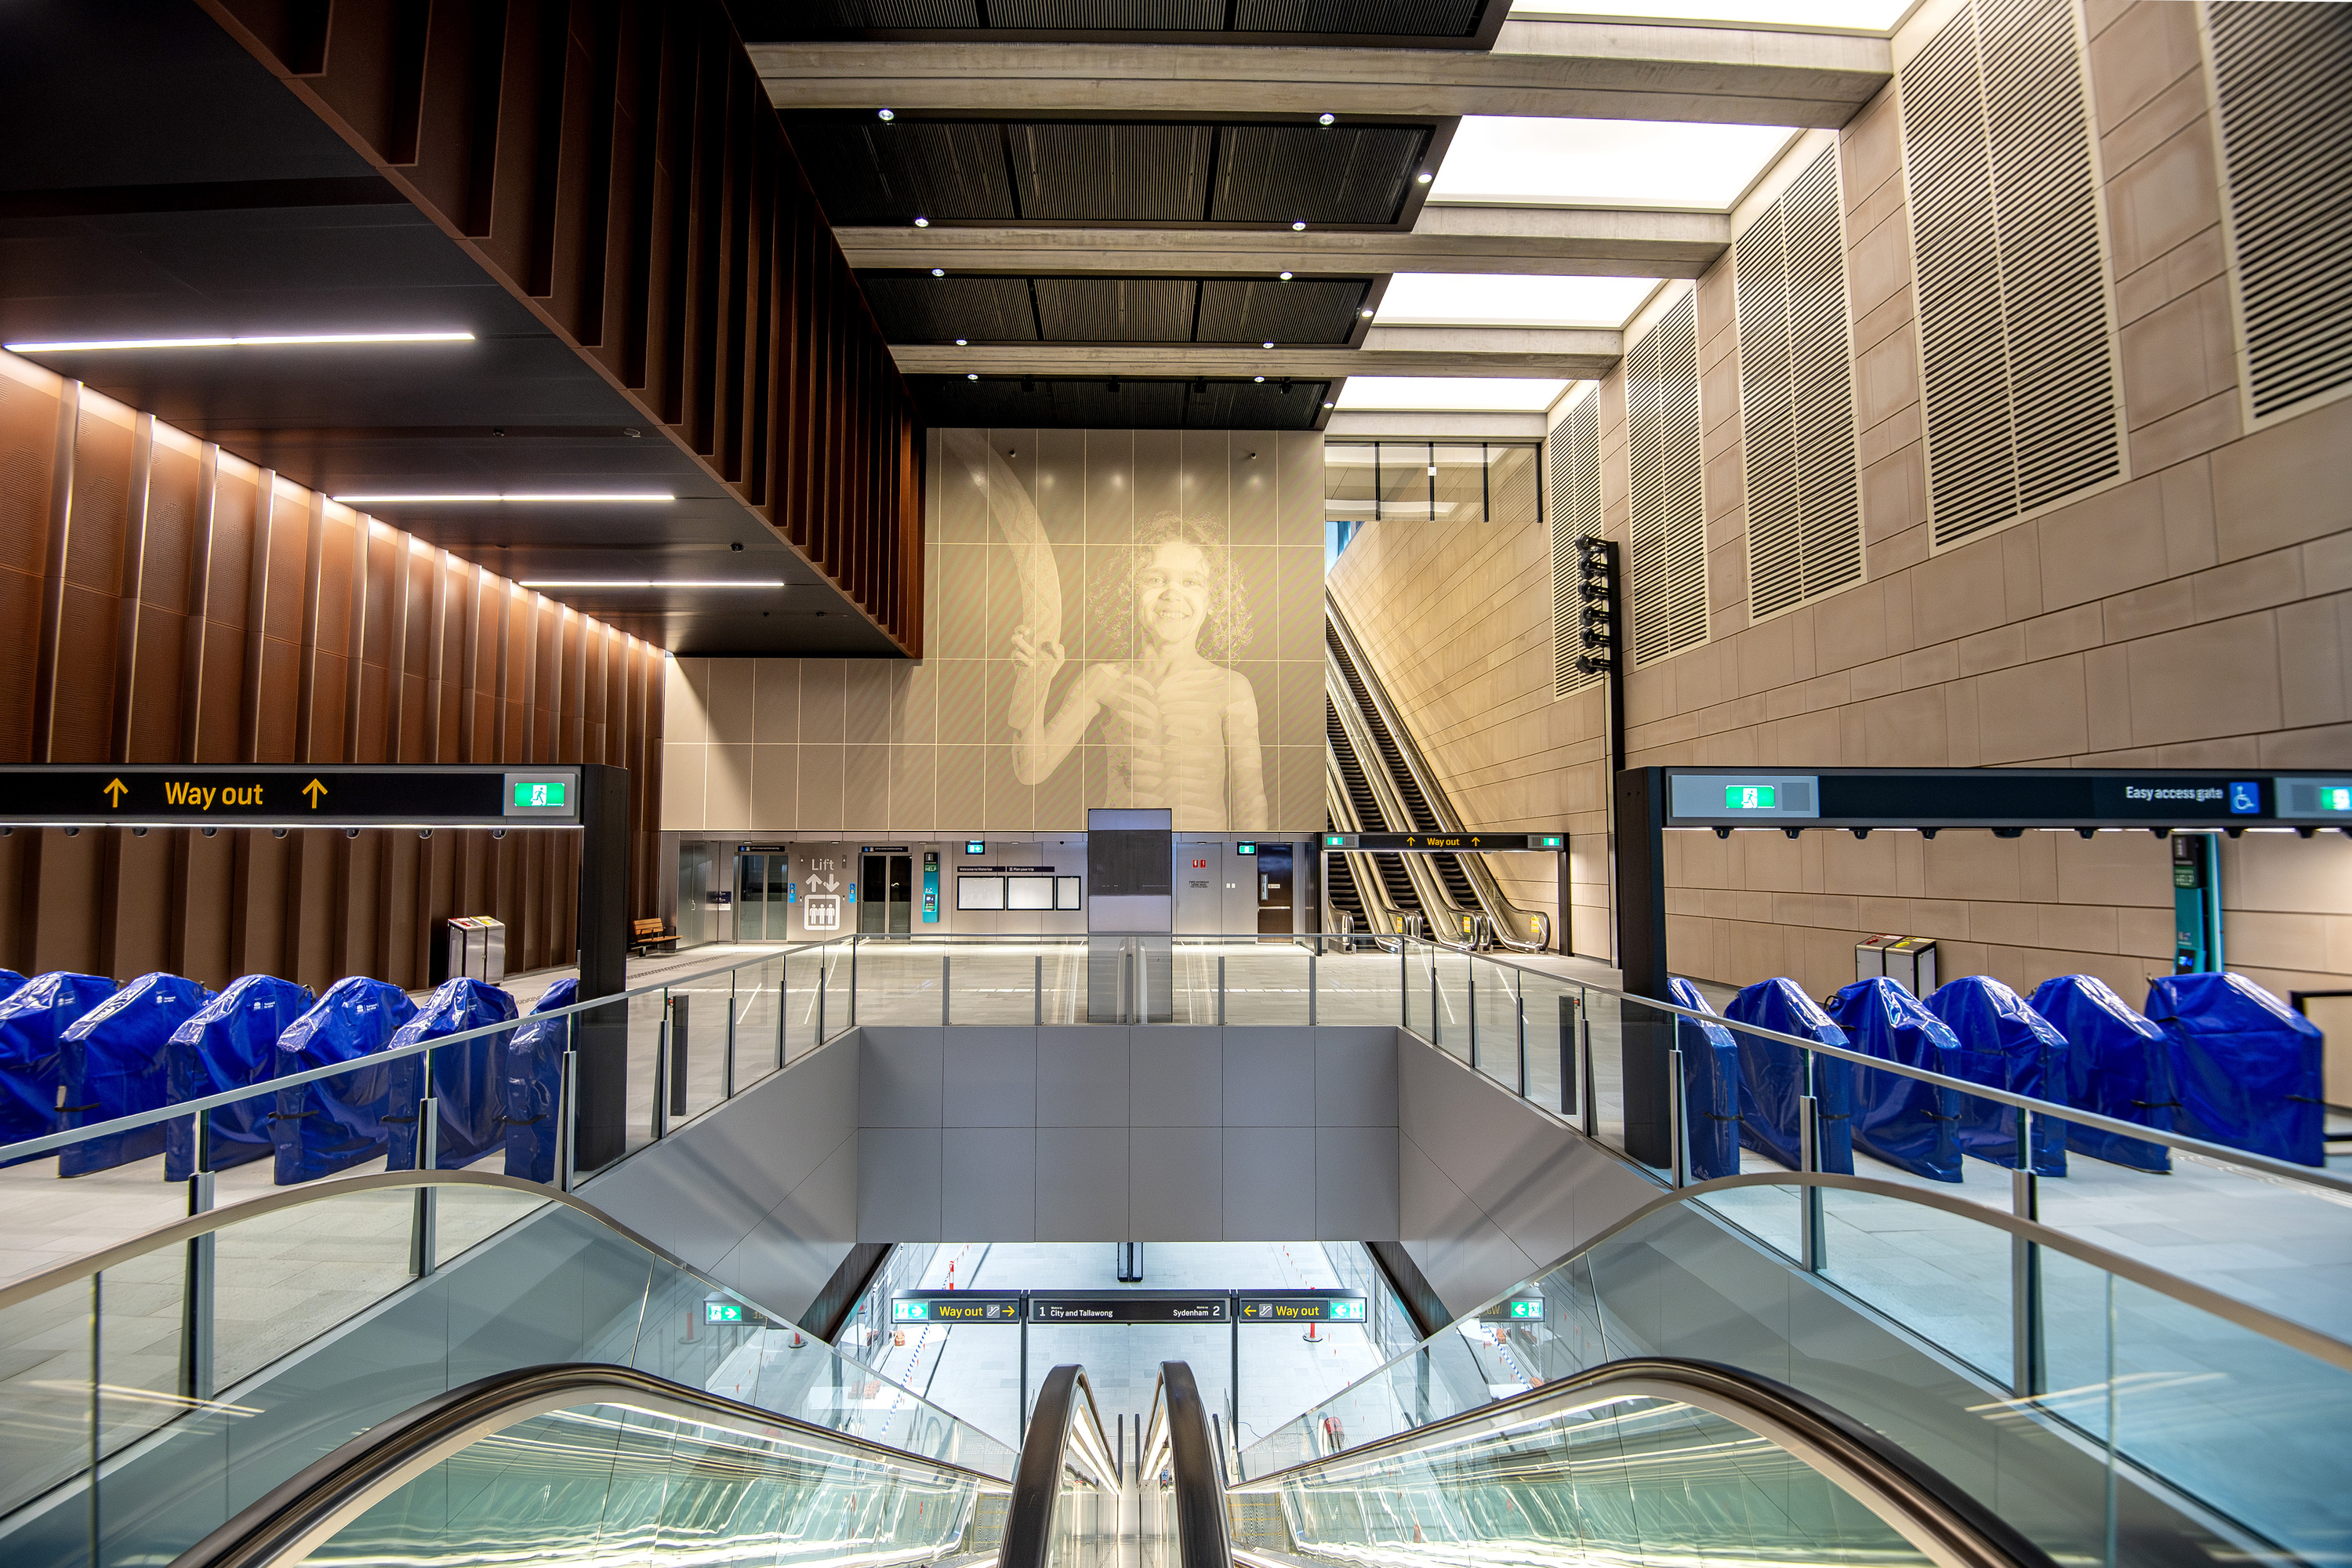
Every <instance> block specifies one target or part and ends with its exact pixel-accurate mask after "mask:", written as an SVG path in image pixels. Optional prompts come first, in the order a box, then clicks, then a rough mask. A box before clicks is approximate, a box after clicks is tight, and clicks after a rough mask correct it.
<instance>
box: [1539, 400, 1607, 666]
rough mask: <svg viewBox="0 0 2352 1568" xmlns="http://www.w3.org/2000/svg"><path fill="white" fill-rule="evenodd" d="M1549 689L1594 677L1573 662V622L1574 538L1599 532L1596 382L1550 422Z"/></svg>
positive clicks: (1576, 614)
mask: <svg viewBox="0 0 2352 1568" xmlns="http://www.w3.org/2000/svg"><path fill="white" fill-rule="evenodd" d="M1550 447H1551V449H1550V450H1549V452H1547V453H1545V454H1544V456H1545V458H1546V459H1547V461H1548V463H1549V467H1550V468H1551V662H1552V677H1551V694H1552V696H1553V697H1555V698H1559V697H1566V696H1568V695H1569V694H1570V693H1571V692H1576V691H1581V690H1583V689H1585V688H1586V687H1588V686H1590V685H1591V684H1592V683H1593V682H1594V681H1596V680H1599V679H1601V677H1600V676H1599V675H1598V674H1597V673H1596V674H1591V675H1588V674H1586V673H1584V672H1583V671H1582V670H1580V669H1579V668H1576V656H1577V653H1578V651H1579V649H1580V645H1581V639H1580V637H1579V636H1578V632H1577V627H1578V625H1579V622H1580V616H1581V615H1582V612H1583V608H1584V599H1583V596H1582V595H1580V594H1579V593H1578V592H1577V585H1578V582H1579V580H1580V578H1581V576H1582V575H1583V572H1582V569H1581V568H1580V566H1579V564H1578V563H1577V557H1576V542H1577V541H1578V540H1579V539H1580V538H1584V537H1586V536H1588V535H1589V536H1591V538H1594V539H1598V538H1600V537H1601V396H1600V389H1599V388H1598V387H1592V388H1588V389H1587V390H1586V392H1585V394H1584V395H1583V396H1581V397H1580V398H1578V399H1577V400H1576V401H1575V402H1574V403H1573V404H1571V405H1569V410H1568V412H1567V413H1566V414H1563V415H1562V416H1560V420H1559V424H1557V425H1555V426H1552V427H1551V441H1550Z"/></svg>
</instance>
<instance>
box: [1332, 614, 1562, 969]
mask: <svg viewBox="0 0 2352 1568" xmlns="http://www.w3.org/2000/svg"><path fill="white" fill-rule="evenodd" d="M1323 644H1324V672H1325V674H1324V679H1325V699H1326V702H1325V718H1324V727H1325V731H1326V734H1327V736H1328V770H1327V772H1328V792H1327V793H1328V802H1329V811H1328V816H1329V819H1330V821H1331V824H1332V826H1331V828H1330V831H1333V832H1349V831H1354V832H1360V833H1454V832H1460V831H1462V830H1463V827H1464V824H1463V822H1462V819H1461V817H1460V816H1459V814H1458V813H1456V812H1454V809H1453V808H1452V806H1451V805H1449V804H1448V803H1447V802H1446V801H1445V799H1444V797H1443V795H1441V794H1440V793H1439V790H1438V786H1437V783H1436V780H1435V776H1434V775H1433V773H1432V772H1431V770H1430V768H1429V765H1428V763H1427V761H1426V759H1424V758H1423V756H1422V754H1421V752H1420V750H1419V748H1417V747H1416V746H1415V745H1414V744H1413V742H1412V737H1411V736H1410V735H1408V734H1406V733H1405V732H1404V731H1403V730H1402V727H1401V726H1402V720H1401V718H1400V717H1399V715H1398V712H1397V710H1396V707H1395V705H1394V703H1393V702H1391V700H1390V699H1389V696H1388V693H1387V692H1386V691H1385V690H1384V689H1382V688H1381V684H1380V681H1379V680H1378V679H1377V678H1376V677H1375V676H1374V675H1373V674H1372V672H1371V670H1370V668H1368V667H1367V666H1366V665H1365V662H1364V658H1363V653H1362V649H1361V647H1360V644H1359V643H1358V642H1357V639H1356V637H1355V636H1354V634H1353V632H1352V631H1351V629H1350V628H1349V626H1348V623H1347V620H1346V617H1345V616H1344V615H1343V614H1342V613H1341V611H1340V609H1339V605H1337V604H1336V603H1334V602H1333V601H1331V600H1330V599H1329V598H1328V597H1327V598H1326V600H1325V602H1324V622H1323ZM1343 808H1344V809H1343ZM1348 816H1352V817H1353V819H1354V821H1353V823H1352V824H1350V823H1349V821H1348V820H1346V818H1347V817H1348ZM1360 858H1362V859H1363V860H1365V861H1367V862H1369V863H1370V864H1371V865H1372V866H1375V867H1376V868H1377V869H1378V873H1379V876H1380V879H1381V884H1382V888H1383V889H1385V891H1386V892H1387V894H1388V898H1387V902H1388V904H1389V907H1390V910H1392V911H1393V912H1394V913H1397V914H1420V915H1422V916H1423V917H1424V918H1423V929H1424V931H1427V932H1428V933H1429V934H1431V935H1432V936H1433V937H1436V938H1437V939H1438V940H1440V941H1449V940H1450V933H1452V932H1453V931H1455V930H1456V929H1457V923H1458V921H1460V919H1461V917H1464V916H1468V915H1477V914H1483V915H1485V916H1486V919H1487V922H1488V925H1489V927H1490V929H1491V930H1492V931H1493V932H1494V934H1495V935H1496V937H1497V938H1499V939H1500V940H1501V941H1502V942H1504V943H1505V944H1506V945H1507V946H1512V947H1519V948H1527V949H1541V948H1544V947H1548V946H1549V945H1551V944H1552V940H1553V936H1554V933H1553V931H1552V928H1551V917H1550V916H1549V915H1548V914H1545V913H1541V912H1538V911H1533V910H1523V909H1520V908H1518V907H1517V905H1515V904H1513V903H1512V902H1511V901H1510V900H1509V899H1508V898H1507V897H1506V896H1505V895H1504V892H1503V888H1502V884H1501V882H1500V881H1499V880H1497V879H1496V876H1495V872H1494V869H1493V868H1492V866H1491V865H1490V864H1489V863H1488V861H1487V859H1486V857H1484V856H1482V855H1450V854H1419V853H1417V854H1413V855H1410V856H1401V855H1388V854H1381V855H1366V856H1362V857H1360ZM1355 880H1357V881H1358V882H1359V883H1360V881H1361V880H1362V877H1361V875H1360V874H1359V875H1358V876H1357V877H1356V878H1355ZM1362 890H1363V889H1361V888H1360V887H1359V889H1358V891H1359V895H1360V894H1361V892H1362ZM1408 900H1409V901H1408ZM1333 908H1334V910H1335V911H1336V910H1337V909H1338V906H1337V905H1334V906H1333ZM1370 912H1372V913H1373V914H1374V920H1373V922H1372V923H1373V924H1374V926H1375V928H1376V929H1377V928H1378V927H1379V926H1380V920H1379V915H1380V914H1381V913H1382V912H1386V911H1370Z"/></svg>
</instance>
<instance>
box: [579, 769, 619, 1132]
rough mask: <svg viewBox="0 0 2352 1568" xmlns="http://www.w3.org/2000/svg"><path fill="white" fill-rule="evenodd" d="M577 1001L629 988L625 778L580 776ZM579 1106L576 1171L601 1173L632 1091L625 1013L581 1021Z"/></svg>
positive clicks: (602, 1012)
mask: <svg viewBox="0 0 2352 1568" xmlns="http://www.w3.org/2000/svg"><path fill="white" fill-rule="evenodd" d="M580 824H581V828H582V844H581V847H580V911H579V921H580V933H579V934H580V994H579V997H578V1000H580V1001H583V1002H588V1001H593V1000H594V999H595V998H596V997H599V996H614V995H617V994H620V993H621V992H622V991H625V990H626V989H627V988H628V957H629V773H628V770H627V769H626V768H615V767H607V766H604V765H601V764H591V765H589V766H586V767H583V768H582V769H581V770H580ZM573 1039H574V1042H575V1046H574V1048H575V1049H577V1050H578V1051H579V1053H580V1064H579V1066H580V1075H579V1088H580V1105H579V1108H578V1110H577V1111H576V1112H575V1113H574V1116H573V1121H572V1126H573V1128H574V1133H573V1136H574V1138H575V1140H576V1142H575V1144H574V1147H575V1149H576V1151H577V1153H576V1156H575V1157H576V1159H577V1162H578V1168H579V1170H580V1171H581V1172H582V1173H587V1172H590V1171H596V1170H601V1169H603V1168H604V1166H606V1165H609V1164H611V1163H613V1162H614V1160H617V1159H619V1158H620V1157H621V1154H622V1152H623V1151H624V1149H625V1137H626V1126H625V1120H626V1114H627V1109H628V1089H629V1024H628V1009H627V1007H626V1006H614V1007H599V1008H595V1009H593V1010H591V1011H589V1012H585V1013H582V1014H580V1015H578V1023H577V1025H576V1026H575V1033H574V1035H573Z"/></svg>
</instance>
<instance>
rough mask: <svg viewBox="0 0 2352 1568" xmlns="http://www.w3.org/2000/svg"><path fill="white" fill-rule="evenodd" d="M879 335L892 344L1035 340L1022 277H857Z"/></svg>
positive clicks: (1034, 324)
mask: <svg viewBox="0 0 2352 1568" xmlns="http://www.w3.org/2000/svg"><path fill="white" fill-rule="evenodd" d="M858 281H859V284H860V286H862V287H863V288H864V289H865V290H866V303H868V304H870V305H872V306H873V307H874V316H875V320H877V321H879V322H881V324H882V334H883V336H885V337H887V338H888V339H889V340H890V341H891V342H894V343H926V342H953V341H954V340H955V339H957V338H971V339H972V340H974V341H975V342H998V343H1027V342H1036V341H1037V317H1036V312H1035V311H1034V310H1031V309H1030V306H1029V280H1028V279H1025V278H922V277H915V278H909V277H903V276H894V275H890V274H882V275H878V276H877V275H873V274H868V275H866V276H865V277H862V278H860V279H858Z"/></svg>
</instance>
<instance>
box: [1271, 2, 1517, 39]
mask: <svg viewBox="0 0 2352 1568" xmlns="http://www.w3.org/2000/svg"><path fill="white" fill-rule="evenodd" d="M1481 9H1482V6H1481V5H1480V0H1235V4H1234V31H1235V32H1237V33H1393V34H1399V35H1404V36H1411V37H1432V38H1440V37H1463V38H1466V37H1469V36H1470V35H1471V34H1472V33H1474V32H1475V31H1476V30H1477V27H1478V14H1479V12H1480V10H1481Z"/></svg>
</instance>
